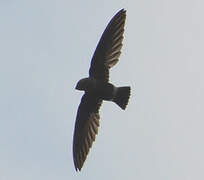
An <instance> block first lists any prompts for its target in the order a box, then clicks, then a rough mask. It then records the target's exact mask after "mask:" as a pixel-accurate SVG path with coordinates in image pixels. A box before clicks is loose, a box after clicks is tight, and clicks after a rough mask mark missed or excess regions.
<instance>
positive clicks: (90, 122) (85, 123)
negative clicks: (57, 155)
mask: <svg viewBox="0 0 204 180" xmlns="http://www.w3.org/2000/svg"><path fill="white" fill-rule="evenodd" d="M101 104H102V100H100V99H98V98H97V96H94V95H93V94H88V93H85V94H84V95H83V97H82V99H81V103H80V105H79V108H78V112H77V117H76V123H75V130H74V141H73V159H74V166H75V169H76V171H77V170H79V171H80V170H81V168H82V166H83V164H84V161H85V160H86V157H87V155H88V153H89V149H90V148H91V146H92V143H93V141H94V140H95V136H96V134H97V133H98V127H99V118H100V116H99V108H100V106H101Z"/></svg>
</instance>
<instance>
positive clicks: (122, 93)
mask: <svg viewBox="0 0 204 180" xmlns="http://www.w3.org/2000/svg"><path fill="white" fill-rule="evenodd" d="M129 97H130V87H129V86H125V87H118V88H117V91H116V95H115V97H114V99H113V101H114V102H115V103H116V104H117V105H118V106H120V107H121V108H122V109H123V110H125V108H126V106H127V104H128V100H129Z"/></svg>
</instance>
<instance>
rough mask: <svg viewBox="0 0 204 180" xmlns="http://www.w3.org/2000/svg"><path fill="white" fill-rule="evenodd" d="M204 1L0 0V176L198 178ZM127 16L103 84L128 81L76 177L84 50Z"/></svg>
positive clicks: (26, 179) (202, 145) (203, 125)
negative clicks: (122, 104)
mask: <svg viewBox="0 0 204 180" xmlns="http://www.w3.org/2000/svg"><path fill="white" fill-rule="evenodd" d="M203 7H204V2H203V1H202V0H171V1H168V0H149V1H131V0H125V1H123V0H121V1H116V0H113V1H69V0H58V1H57V0H49V1H48V0H44V1H40V0H29V1H27V0H18V1H14V0H7V1H4V0H2V1H0V24H1V28H0V49H1V50H0V52H1V53H0V180H13V179H15V180H36V179H38V180H48V179H49V180H56V179H60V180H67V179H76V180H77V179H84V180H86V179H87V180H88V179H89V180H95V179H98V180H102V179H103V180H104V179H117V180H123V179H138V180H150V179H151V180H164V179H165V180H192V179H196V180H203V179H204V174H203V167H204V154H203V152H204V141H203V137H204V131H203V129H204V111H203V108H204V81H203V77H204V72H203V67H204V62H203V61H204V51H203V48H204V21H203V17H204V12H203ZM121 8H125V9H126V10H127V20H126V26H125V38H124V43H123V44H124V46H123V49H122V55H121V57H120V61H119V63H118V64H117V65H116V66H115V67H114V68H113V69H112V70H111V73H110V80H111V82H113V83H114V84H115V85H117V86H122V85H131V87H132V95H131V98H130V102H129V105H128V107H127V110H126V111H122V110H121V109H120V108H119V107H118V106H116V105H115V104H113V103H110V102H104V103H103V106H102V108H101V111H100V112H101V113H100V114H101V121H100V123H101V125H100V129H99V134H98V136H97V138H96V142H95V143H94V145H93V147H92V149H91V151H90V154H89V156H88V159H87V161H86V162H85V164H84V167H83V169H82V172H80V173H76V172H75V169H74V165H73V160H72V136H73V130H74V123H75V117H76V111H77V108H78V105H79V102H80V99H81V96H82V93H81V92H78V91H75V89H74V88H75V85H76V83H77V81H78V80H79V79H80V78H83V77H86V76H87V75H88V69H89V65H90V60H91V57H92V54H93V52H94V50H95V47H96V45H97V42H98V41H99V38H100V36H101V34H102V32H103V30H104V29H105V27H106V25H107V23H108V22H109V20H110V19H111V18H112V16H113V15H114V14H115V13H116V12H117V11H118V10H120V9H121Z"/></svg>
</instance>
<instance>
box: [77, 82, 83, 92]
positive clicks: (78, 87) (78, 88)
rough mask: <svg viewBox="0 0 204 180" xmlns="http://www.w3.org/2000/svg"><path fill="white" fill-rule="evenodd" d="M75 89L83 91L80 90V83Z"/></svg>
mask: <svg viewBox="0 0 204 180" xmlns="http://www.w3.org/2000/svg"><path fill="white" fill-rule="evenodd" d="M75 89H76V90H79V91H80V90H82V89H81V88H80V86H79V83H77V85H76V87H75Z"/></svg>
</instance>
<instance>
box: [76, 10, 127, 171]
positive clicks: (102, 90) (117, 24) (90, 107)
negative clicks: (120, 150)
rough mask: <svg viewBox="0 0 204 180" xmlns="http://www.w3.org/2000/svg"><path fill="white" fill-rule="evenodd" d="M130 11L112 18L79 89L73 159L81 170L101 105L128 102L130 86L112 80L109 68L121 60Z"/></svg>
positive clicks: (94, 132) (91, 140) (94, 130)
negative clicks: (118, 85) (120, 84)
mask: <svg viewBox="0 0 204 180" xmlns="http://www.w3.org/2000/svg"><path fill="white" fill-rule="evenodd" d="M125 19H126V11H125V10H124V9H122V10H120V11H119V12H118V13H117V14H116V15H115V16H114V17H113V18H112V19H111V21H110V22H109V24H108V26H107V27H106V29H105V31H104V32H103V35H102V37H101V39H100V41H99V43H98V45H97V48H96V50H95V52H94V55H93V57H92V60H91V67H90V69H89V77H87V78H83V79H81V80H80V81H79V82H78V83H77V85H76V89H77V90H81V91H84V92H85V93H84V95H83V96H82V99H81V103H80V105H79V108H78V111H77V117H76V123H75V130H74V141H73V159H74V165H75V169H76V170H81V168H82V166H83V164H84V162H85V160H86V157H87V155H88V153H89V150H90V148H91V146H92V144H93V141H94V140H95V137H96V134H97V133H98V127H99V119H100V116H99V109H100V106H101V104H102V102H103V100H106V101H112V102H114V103H116V104H117V105H118V106H120V108H122V109H123V110H124V109H125V108H126V106H127V104H128V100H129V97H130V87H129V86H125V87H116V86H114V85H113V84H111V83H110V82H109V69H110V68H111V67H113V66H114V65H115V64H116V63H117V62H118V60H119V56H120V53H121V51H120V50H121V48H122V40H123V33H124V25H125Z"/></svg>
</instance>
